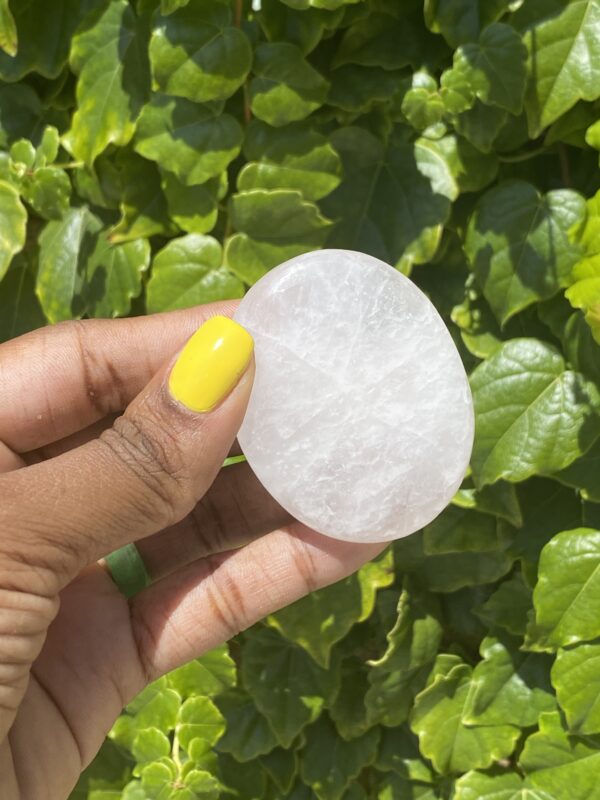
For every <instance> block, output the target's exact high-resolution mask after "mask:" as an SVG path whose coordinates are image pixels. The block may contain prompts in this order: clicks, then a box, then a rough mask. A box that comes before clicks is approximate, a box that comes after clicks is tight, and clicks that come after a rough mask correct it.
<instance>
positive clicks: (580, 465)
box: [554, 440, 600, 503]
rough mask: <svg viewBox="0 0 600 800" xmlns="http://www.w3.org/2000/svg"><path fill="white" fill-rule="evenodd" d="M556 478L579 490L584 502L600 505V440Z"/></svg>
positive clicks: (557, 474) (558, 473)
mask: <svg viewBox="0 0 600 800" xmlns="http://www.w3.org/2000/svg"><path fill="white" fill-rule="evenodd" d="M554 477H555V478H556V480H559V481H560V482H561V483H564V484H566V485H567V486H572V487H574V488H575V489H577V490H578V491H579V493H580V494H581V496H582V497H583V498H584V500H590V501H592V502H594V503H600V440H596V443H595V444H594V445H592V447H591V448H590V449H589V450H588V451H587V453H584V455H582V456H580V457H579V458H578V459H577V460H576V461H574V462H573V463H572V464H570V465H569V466H568V467H566V469H561V471H560V472H557V473H556V475H555V476H554Z"/></svg>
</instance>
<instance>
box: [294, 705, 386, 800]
mask: <svg viewBox="0 0 600 800" xmlns="http://www.w3.org/2000/svg"><path fill="white" fill-rule="evenodd" d="M378 742H379V731H378V730H377V729H376V728H373V729H371V730H370V731H367V732H366V733H364V734H363V735H362V736H359V737H357V738H356V739H351V740H350V741H344V740H342V739H340V738H339V737H338V735H337V731H336V729H335V726H334V725H333V724H332V723H331V721H330V720H328V719H327V717H326V716H325V715H323V716H321V717H320V719H319V720H317V722H315V723H314V724H313V725H311V726H310V727H309V728H308V729H307V731H306V747H305V748H304V750H303V758H302V767H301V773H302V780H303V781H304V782H305V783H306V784H308V785H309V786H310V787H311V788H312V790H313V791H314V793H315V795H316V797H317V798H319V800H340V798H341V797H342V795H343V793H344V790H345V789H346V788H348V786H349V785H350V782H351V781H352V779H353V778H356V776H357V775H358V774H359V773H360V772H361V770H362V769H363V768H364V767H365V766H367V765H368V764H370V763H372V761H373V760H374V759H375V755H376V753H377V744H378Z"/></svg>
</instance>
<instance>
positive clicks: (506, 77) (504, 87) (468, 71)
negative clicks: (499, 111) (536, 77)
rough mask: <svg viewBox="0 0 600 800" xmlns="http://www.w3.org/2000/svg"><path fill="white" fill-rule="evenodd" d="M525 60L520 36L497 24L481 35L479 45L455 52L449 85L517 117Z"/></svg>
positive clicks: (508, 26) (520, 102) (468, 45)
mask: <svg viewBox="0 0 600 800" xmlns="http://www.w3.org/2000/svg"><path fill="white" fill-rule="evenodd" d="M526 59H527V50H526V48H525V46H524V45H523V43H522V42H521V37H520V36H519V34H518V33H517V32H516V31H515V30H514V28H512V27H511V26H510V25H505V24H504V23H502V22H496V23H494V24H492V25H489V26H488V27H487V28H485V29H484V30H483V31H482V33H481V35H480V37H479V41H478V42H476V43H474V42H471V43H468V44H463V45H461V46H460V47H459V48H458V49H457V50H456V51H455V53H454V63H453V66H452V73H453V76H452V83H453V85H455V86H456V85H459V86H462V87H464V89H463V90H462V91H461V93H464V94H466V95H467V96H468V95H469V94H472V95H474V96H475V97H478V98H479V99H480V100H481V101H482V102H484V103H486V104H487V105H494V106H499V107H500V108H503V109H505V110H506V111H510V112H511V113H513V114H518V113H519V112H520V111H521V108H522V106H523V95H524V93H525V84H526V71H525V61H526ZM448 77H450V76H448Z"/></svg>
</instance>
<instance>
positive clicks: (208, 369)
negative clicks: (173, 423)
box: [169, 317, 254, 412]
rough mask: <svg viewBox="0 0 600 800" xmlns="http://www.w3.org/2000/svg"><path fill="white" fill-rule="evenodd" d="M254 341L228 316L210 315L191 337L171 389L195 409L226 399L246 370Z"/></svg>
mask: <svg viewBox="0 0 600 800" xmlns="http://www.w3.org/2000/svg"><path fill="white" fill-rule="evenodd" d="M253 349H254V341H253V339H252V336H250V334H249V333H248V331H247V330H246V329H245V328H242V326H241V325H238V323H237V322H234V321H233V320H232V319H229V317H211V318H210V319H209V320H207V321H206V322H205V323H204V325H202V326H201V327H200V328H198V330H197V331H196V333H195V334H194V335H193V336H192V337H191V339H189V341H188V343H187V344H186V346H185V347H184V348H183V350H182V351H181V353H180V354H179V358H178V359H177V361H176V362H175V366H174V367H173V369H172V370H171V375H170V376H169V390H170V392H171V394H172V395H173V397H174V398H175V399H176V400H179V402H180V403H183V405H184V406H187V407H188V408H189V409H191V410H192V411H198V412H205V411H210V410H211V409H212V408H215V407H216V406H217V405H219V403H220V402H221V401H222V400H224V399H225V397H226V396H227V395H228V394H229V392H230V391H231V390H232V389H233V387H234V386H235V385H236V384H237V382H238V381H239V379H240V378H241V376H242V375H243V374H244V372H245V371H246V367H247V366H248V362H249V361H250V358H251V357H252V351H253Z"/></svg>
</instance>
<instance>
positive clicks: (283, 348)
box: [235, 250, 474, 542]
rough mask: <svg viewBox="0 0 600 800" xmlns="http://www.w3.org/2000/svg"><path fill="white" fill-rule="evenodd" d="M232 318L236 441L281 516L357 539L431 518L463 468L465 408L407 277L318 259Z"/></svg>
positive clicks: (468, 402) (290, 264)
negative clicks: (246, 340)
mask: <svg viewBox="0 0 600 800" xmlns="http://www.w3.org/2000/svg"><path fill="white" fill-rule="evenodd" d="M235 319H236V320H237V321H238V322H240V323H241V324H242V325H244V326H245V327H246V328H247V329H248V330H249V331H250V333H251V334H252V336H253V337H254V342H255V356H256V377H255V381H254V387H253V389H252V395H251V398H250V403H249V406H248V410H247V413H246V416H245V419H244V422H243V424H242V428H241V430H240V432H239V436H238V440H239V443H240V446H241V448H242V450H243V452H244V454H245V455H246V458H247V459H248V462H249V464H250V466H251V467H252V469H253V471H254V472H255V473H256V475H257V477H258V479H259V480H260V481H261V483H262V484H263V486H264V487H265V488H266V489H267V490H268V491H269V492H270V494H271V495H272V496H273V497H274V498H275V499H276V500H277V501H278V502H279V503H280V504H281V505H282V506H283V507H284V508H285V509H287V510H288V511H289V512H290V513H291V514H292V515H293V516H294V517H295V518H296V519H298V520H300V521H301V522H304V523H305V524H306V525H309V526H310V527H311V528H314V529H315V530H317V531H319V532H320V533H323V534H326V535H327V536H332V537H334V538H336V539H345V540H349V541H356V542H370V541H373V542H378V541H386V540H389V539H396V538H399V537H402V536H407V535H408V534H410V533H413V532H414V531H416V530H418V529H419V528H421V527H423V526H424V525H426V524H427V523H428V522H430V521H431V520H432V519H433V518H434V517H436V516H437V515H438V514H439V513H440V511H442V509H443V508H444V507H445V506H446V505H447V504H448V503H449V501H450V500H451V498H452V497H453V495H454V493H455V492H456V490H457V489H458V487H459V486H460V483H461V481H462V478H463V476H464V474H465V471H466V469H467V465H468V462H469V458H470V454H471V447H472V444H473V427H474V425H473V405H472V398H471V392H470V389H469V383H468V380H467V376H466V374H465V370H464V368H463V365H462V362H461V359H460V356H459V354H458V351H457V350H456V347H455V345H454V342H453V341H452V338H451V336H450V334H449V332H448V330H447V328H446V326H445V324H444V322H443V321H442V319H441V317H440V316H439V314H438V313H437V311H436V310H435V308H434V306H433V305H432V304H431V302H430V301H429V300H428V298H427V297H426V296H425V295H424V294H423V293H422V292H421V291H420V289H418V288H417V287H416V286H415V284H414V283H413V282H412V281H411V280H409V279H408V278H407V277H405V276H404V275H402V274H401V273H399V272H397V271H396V270H395V269H393V268H392V267H390V266H389V265H387V264H384V263H383V262H382V261H379V260H378V259H376V258H372V257H371V256H368V255H365V254H363V253H358V252H353V251H349V250H321V251H317V252H313V253H308V254H305V255H301V256H298V257H296V258H292V259H291V260H290V261H286V262H285V263H284V264H281V265H280V266H279V267H276V268H275V269H273V270H271V271H270V272H269V273H267V274H266V275H265V276H264V277H263V278H261V279H260V281H258V283H256V284H255V285H254V286H253V287H252V288H251V289H250V290H249V292H248V293H247V294H246V296H245V297H244V298H243V300H242V301H241V303H240V305H239V308H238V310H237V312H236V314H235Z"/></svg>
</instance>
